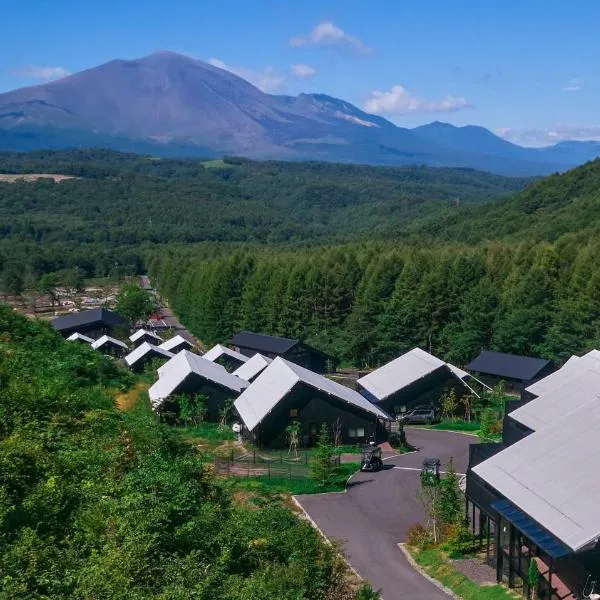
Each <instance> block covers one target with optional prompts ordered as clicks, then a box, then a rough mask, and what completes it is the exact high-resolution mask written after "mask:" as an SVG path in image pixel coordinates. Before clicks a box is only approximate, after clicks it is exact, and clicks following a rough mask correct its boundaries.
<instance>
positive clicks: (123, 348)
mask: <svg viewBox="0 0 600 600" xmlns="http://www.w3.org/2000/svg"><path fill="white" fill-rule="evenodd" d="M92 348H93V349H94V350H100V352H102V353H103V354H106V355H108V356H112V357H114V358H123V356H125V355H126V354H127V353H128V352H129V348H128V347H127V344H125V343H123V342H122V341H121V340H118V339H117V338H114V337H111V336H110V335H103V336H102V337H101V338H98V339H97V340H96V341H95V342H93V343H92Z"/></svg>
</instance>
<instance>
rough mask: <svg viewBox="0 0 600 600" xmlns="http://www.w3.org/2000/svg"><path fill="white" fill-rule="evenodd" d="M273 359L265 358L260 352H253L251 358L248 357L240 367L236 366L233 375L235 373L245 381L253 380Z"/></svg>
mask: <svg viewBox="0 0 600 600" xmlns="http://www.w3.org/2000/svg"><path fill="white" fill-rule="evenodd" d="M272 362H273V360H272V359H271V358H267V357H266V356H263V355H262V354H255V355H254V356H253V357H252V358H249V359H248V360H247V361H246V362H245V363H244V364H243V365H242V366H241V367H238V368H237V369H236V370H235V371H234V372H233V375H237V376H238V377H241V378H242V379H245V380H246V381H253V380H254V379H256V377H258V375H260V374H261V373H262V372H263V371H264V370H265V369H266V368H267V367H268V366H269V365H270V364H271V363H272Z"/></svg>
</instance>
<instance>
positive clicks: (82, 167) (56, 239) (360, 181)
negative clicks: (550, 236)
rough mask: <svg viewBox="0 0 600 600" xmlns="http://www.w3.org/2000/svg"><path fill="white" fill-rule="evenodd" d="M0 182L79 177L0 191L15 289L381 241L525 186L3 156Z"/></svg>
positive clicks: (450, 175)
mask: <svg viewBox="0 0 600 600" xmlns="http://www.w3.org/2000/svg"><path fill="white" fill-rule="evenodd" d="M206 164H207V165H211V164H213V163H206ZM0 173H58V174H64V175H71V176H73V177H77V178H78V179H71V180H66V181H63V182H61V183H54V182H53V181H52V180H49V179H45V180H38V181H36V182H17V183H2V182H1V181H0V282H4V287H9V288H13V289H15V290H18V288H19V287H23V286H25V287H28V286H30V285H31V284H32V282H35V281H36V280H37V279H39V277H40V276H41V275H43V274H46V273H53V272H57V271H63V270H65V269H69V268H73V267H78V268H79V269H81V270H82V271H83V273H84V275H85V276H87V277H94V276H95V277H103V276H106V275H109V274H113V275H114V274H121V275H123V274H136V273H141V272H143V271H144V268H145V259H146V257H147V255H148V251H149V250H150V249H153V248H156V247H157V246H160V247H162V246H174V245H177V246H187V245H189V244H195V243H202V244H204V245H208V246H210V247H212V246H214V245H215V244H218V249H219V250H220V249H221V248H222V247H223V245H224V244H233V245H240V244H252V245H265V244H266V245H270V246H278V247H280V246H294V247H296V246H305V245H315V244H328V243H336V242H337V243H339V242H347V241H348V240H359V239H362V238H364V237H365V236H368V237H371V236H378V237H386V238H390V237H394V236H395V235H396V234H397V233H398V232H399V231H400V230H401V229H402V228H403V227H404V226H406V225H407V224H408V223H410V222H411V221H412V220H414V219H415V218H416V217H421V216H423V217H424V216H426V215H431V216H432V215H433V214H436V213H438V212H439V211H443V210H450V211H452V210H456V209H458V208H459V205H464V204H471V203H481V202H488V201H490V200H493V199H495V198H498V197H500V196H503V195H506V194H507V193H510V192H512V191H515V190H520V189H522V188H523V187H524V186H525V185H526V184H527V183H528V182H529V180H527V179H520V178H505V177H500V176H496V175H490V174H486V173H478V172H476V171H472V170H469V169H433V168H426V167H404V168H377V167H366V166H365V167H361V166H349V165H335V164H326V163H283V162H251V161H247V160H242V159H226V160H225V162H223V163H222V165H221V166H220V167H216V168H215V167H214V166H212V167H209V166H204V164H203V163H201V162H198V161H191V160H187V161H186V160H166V159H160V160H156V159H152V158H150V157H141V156H137V155H129V154H119V153H117V152H111V151H104V150H90V151H83V150H72V151H62V152H49V151H48V152H33V153H31V154H18V153H0Z"/></svg>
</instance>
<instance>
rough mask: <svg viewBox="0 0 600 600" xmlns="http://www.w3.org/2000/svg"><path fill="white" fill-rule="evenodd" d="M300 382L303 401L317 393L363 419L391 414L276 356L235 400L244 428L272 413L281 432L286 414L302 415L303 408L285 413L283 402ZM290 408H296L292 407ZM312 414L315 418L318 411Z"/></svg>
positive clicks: (372, 418)
mask: <svg viewBox="0 0 600 600" xmlns="http://www.w3.org/2000/svg"><path fill="white" fill-rule="evenodd" d="M299 386H304V389H305V390H306V389H308V396H306V395H305V396H304V400H303V402H304V403H305V405H306V401H307V400H308V402H310V400H309V399H308V397H309V396H310V397H312V396H318V397H319V398H322V399H324V400H325V401H329V402H331V403H333V404H335V406H336V407H338V408H341V409H342V410H344V409H346V410H351V411H353V412H354V413H359V414H360V415H362V418H363V419H366V420H370V421H371V422H376V421H377V420H378V419H380V420H382V421H389V420H391V417H390V416H389V415H388V414H387V413H386V412H385V411H383V410H381V409H380V408H378V407H377V406H375V405H374V404H373V403H371V402H369V400H367V399H366V398H365V397H364V396H362V395H361V394H359V393H358V392H356V391H354V390H352V389H350V388H348V387H346V386H343V385H341V384H339V383H337V382H335V381H332V380H331V379H328V378H327V377H324V376H323V375H319V374H317V373H313V372H312V371H309V370H308V369H305V368H304V367H300V366H299V365H296V364H294V363H292V362H289V361H287V360H285V359H283V358H281V357H277V358H276V359H275V360H273V362H272V363H271V364H270V365H269V366H268V367H267V368H266V369H265V370H264V371H263V372H262V373H261V374H260V375H259V376H258V378H257V379H256V380H255V381H254V382H253V383H252V384H251V385H250V387H248V388H247V389H246V390H245V391H244V392H243V393H242V394H241V395H240V396H239V397H238V399H237V400H236V401H235V408H236V410H237V412H238V414H239V416H240V418H241V419H242V421H243V423H244V426H245V428H246V430H247V431H249V432H253V431H254V430H255V429H256V428H257V427H258V426H259V425H261V424H262V423H263V422H264V421H265V420H266V419H267V418H268V417H269V416H273V417H274V419H272V421H276V422H275V423H271V427H272V428H274V429H275V430H277V431H278V433H281V432H282V431H283V429H284V428H285V426H287V424H288V422H289V418H296V417H297V418H302V413H303V409H302V408H301V409H299V411H298V414H297V415H296V416H295V417H294V416H293V415H289V414H286V406H287V404H285V400H286V399H290V401H293V399H292V398H293V397H292V393H293V392H294V391H300V390H299V389H298V387H299ZM292 410H294V411H295V410H297V409H295V408H293V409H292ZM276 413H277V414H280V415H282V418H281V419H280V420H279V419H278V418H277V416H276ZM314 414H315V418H317V414H316V413H314ZM321 414H325V413H321ZM329 414H333V413H329ZM336 414H337V413H336ZM331 418H333V416H332V417H331ZM321 422H324V421H323V419H321ZM332 424H333V423H332Z"/></svg>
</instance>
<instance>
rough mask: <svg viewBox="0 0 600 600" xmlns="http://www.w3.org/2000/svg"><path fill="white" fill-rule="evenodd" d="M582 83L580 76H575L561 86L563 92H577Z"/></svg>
mask: <svg viewBox="0 0 600 600" xmlns="http://www.w3.org/2000/svg"><path fill="white" fill-rule="evenodd" d="M582 85H583V80H582V79H581V77H575V78H573V79H571V80H570V81H569V83H567V85H565V86H564V87H563V88H562V91H563V92H578V91H579V90H580V89H581V87H582Z"/></svg>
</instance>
